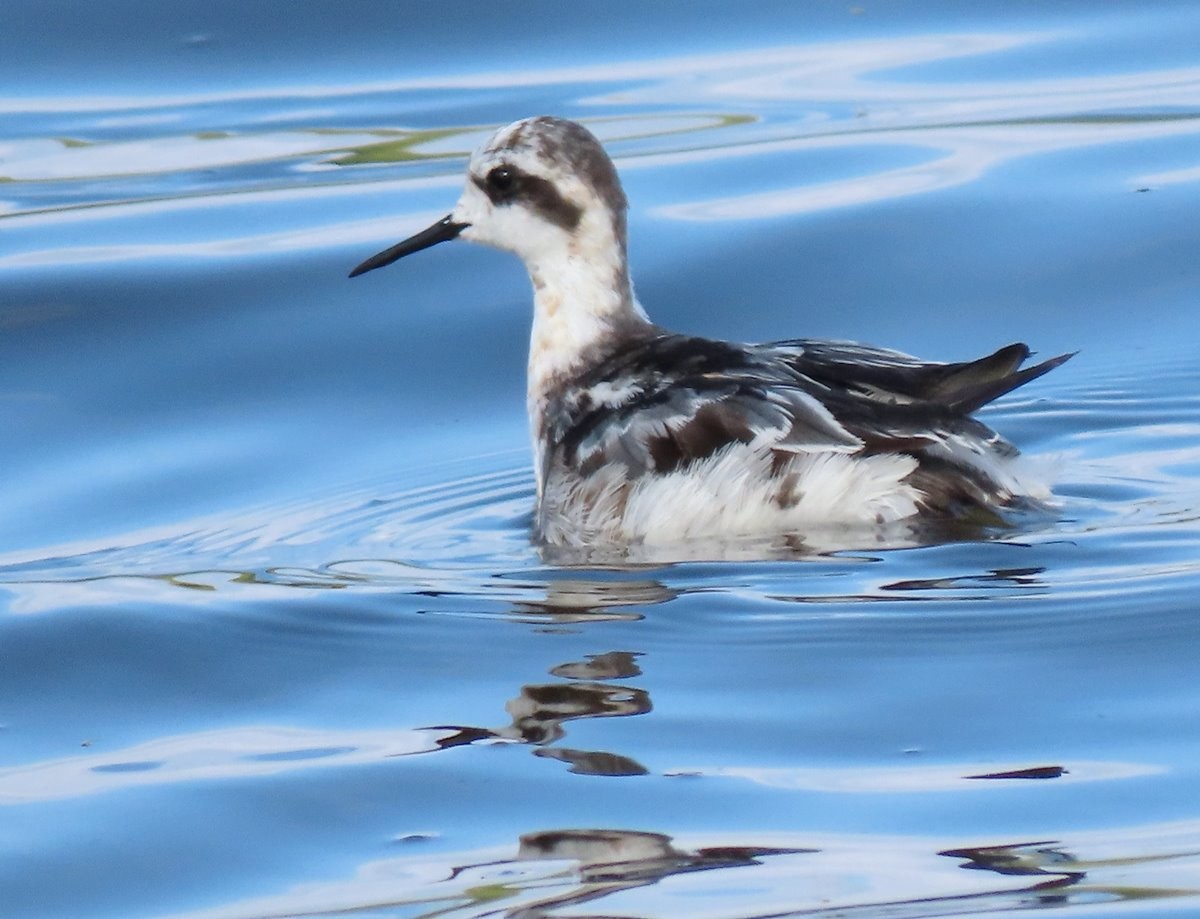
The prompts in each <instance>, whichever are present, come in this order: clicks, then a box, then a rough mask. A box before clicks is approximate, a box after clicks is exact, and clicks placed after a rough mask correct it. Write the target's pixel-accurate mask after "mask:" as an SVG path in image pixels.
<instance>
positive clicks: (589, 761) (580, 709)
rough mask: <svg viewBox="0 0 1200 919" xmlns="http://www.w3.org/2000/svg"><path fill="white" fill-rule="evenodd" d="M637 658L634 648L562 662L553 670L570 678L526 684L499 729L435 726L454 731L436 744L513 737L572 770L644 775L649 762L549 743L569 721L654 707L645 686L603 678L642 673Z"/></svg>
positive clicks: (642, 711)
mask: <svg viewBox="0 0 1200 919" xmlns="http://www.w3.org/2000/svg"><path fill="white" fill-rule="evenodd" d="M637 657H638V654H637V652H633V651H609V652H606V653H604V654H592V655H588V656H587V659H586V660H583V661H572V662H569V663H565V664H560V665H559V666H557V667H555V668H553V669H552V670H551V671H550V672H551V674H553V675H554V676H562V677H567V678H569V679H571V682H569V683H537V684H530V685H526V686H522V687H521V691H520V694H519V695H518V696H517V697H516V698H514V699H510V700H509V701H508V702H507V703H506V704H505V706H504V708H505V710H506V711H507V712H508V714H509V715H510V716H511V718H512V722H511V723H510V724H508V725H505V726H504V727H499V728H479V727H463V726H457V725H439V726H437V727H436V730H448V731H453V732H454V733H452V734H450V735H449V736H446V737H442V738H440V739H439V740H438V741H437V745H438V747H439V748H442V749H446V748H449V747H458V746H463V745H465V744H472V743H477V742H479V741H487V740H507V741H514V742H517V743H527V744H533V745H535V746H536V747H538V749H537V750H536V751H535V753H534V755H536V756H540V757H544V758H547V759H556V760H559V761H560V762H565V763H568V764H569V765H570V767H571V769H570V771H571V772H574V773H577V774H580V775H609V776H616V775H645V774H646V773H647V770H646V767H645V766H643V765H642V764H641V763H639V762H637V760H634V759H631V758H630V757H627V756H622V755H620V754H617V753H610V752H605V751H599V750H576V749H570V748H567V747H554V748H551V747H549V746H548V744H552V743H554V742H555V741H557V740H560V739H561V738H562V737H563V736H564V735H565V734H566V729H565V728H564V727H563V725H564V723H565V722H567V721H572V720H574V719H576V718H612V717H617V716H626V715H643V714H645V713H646V712H649V711H650V709H651V704H650V695H649V694H648V693H647V692H646V691H645V690H644V689H638V688H636V687H632V686H627V685H615V684H614V685H610V684H607V683H603V682H600V681H601V680H613V679H626V678H629V677H636V676H639V675H640V674H641V672H642V671H641V668H640V667H639V666H638V665H637V662H636V658H637Z"/></svg>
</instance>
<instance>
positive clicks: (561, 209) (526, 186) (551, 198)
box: [471, 164, 583, 230]
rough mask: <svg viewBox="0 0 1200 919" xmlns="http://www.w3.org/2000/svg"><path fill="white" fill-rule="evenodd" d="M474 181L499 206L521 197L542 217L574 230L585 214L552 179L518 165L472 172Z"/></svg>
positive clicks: (522, 200)
mask: <svg viewBox="0 0 1200 919" xmlns="http://www.w3.org/2000/svg"><path fill="white" fill-rule="evenodd" d="M471 181H472V182H474V183H475V185H476V186H477V187H478V188H479V190H480V191H482V192H483V193H484V194H485V195H487V196H488V199H489V200H490V201H491V202H492V204H494V205H496V206H497V207H499V206H501V205H505V204H511V203H512V202H514V201H517V200H520V201H521V202H522V203H523V204H525V205H526V206H527V207H529V208H530V209H531V210H533V211H535V212H536V213H537V214H538V215H540V216H541V217H542V218H543V219H545V220H548V221H549V222H550V223H553V224H555V225H556V226H560V227H562V228H563V229H564V230H574V229H575V227H576V226H578V224H579V218H580V217H582V216H583V210H582V208H579V207H577V206H576V205H574V204H572V203H571V202H570V201H568V200H567V199H566V198H564V197H563V196H562V195H560V194H559V193H558V189H557V188H555V187H554V183H553V182H550V181H549V180H547V179H543V178H542V177H541V176H533V175H530V174H529V173H527V172H522V171H521V170H520V169H518V168H517V167H515V166H509V165H504V164H502V165H500V166H495V167H493V168H492V169H491V170H490V171H489V172H488V174H487V175H486V176H484V177H483V178H480V177H479V176H472V177H471Z"/></svg>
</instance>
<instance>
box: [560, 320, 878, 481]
mask: <svg viewBox="0 0 1200 919" xmlns="http://www.w3.org/2000/svg"><path fill="white" fill-rule="evenodd" d="M802 383H803V381H802V380H801V379H800V378H799V377H798V376H797V374H796V373H795V371H793V370H792V369H791V368H789V367H788V366H786V365H785V364H781V363H780V362H778V361H775V360H773V359H771V360H767V361H763V360H761V359H759V358H757V357H756V355H755V353H754V352H753V351H752V350H751V349H747V348H744V347H741V346H738V345H731V344H727V343H725V342H717V341H710V340H707V339H700V338H688V337H685V336H681V335H660V336H657V337H655V338H653V339H649V340H646V341H643V342H639V343H637V344H635V345H633V346H630V347H626V348H623V349H622V350H621V351H620V352H619V353H617V354H615V355H613V356H612V357H611V358H609V359H608V360H606V361H603V362H601V363H600V364H598V365H597V366H596V367H594V368H592V369H591V370H589V371H587V372H586V373H585V374H583V375H582V376H580V377H579V378H577V379H576V380H574V381H572V384H571V385H570V386H569V387H567V388H566V391H565V393H564V395H563V396H562V397H561V398H560V399H559V401H558V403H557V404H555V405H554V406H552V408H551V411H550V412H549V413H548V415H547V423H548V426H549V430H548V431H547V432H546V433H547V435H548V437H549V440H550V442H551V443H552V444H555V445H557V447H558V448H559V449H560V451H561V452H560V454H559V459H561V460H562V461H563V462H565V463H566V464H567V465H568V466H571V467H573V468H575V469H577V470H578V471H579V472H580V473H582V474H584V475H587V474H589V473H592V472H594V471H596V470H597V469H599V468H601V467H603V466H606V465H608V464H610V463H614V462H615V463H620V464H622V465H624V466H625V467H626V468H627V469H628V470H629V471H630V473H631V474H634V475H638V474H642V473H645V472H660V473H661V472H669V471H671V470H672V469H676V468H678V467H680V466H682V465H685V464H687V463H689V462H693V461H695V460H699V459H703V458H705V457H708V456H711V455H712V454H713V453H715V452H716V451H718V450H720V449H721V448H722V447H725V446H728V445H730V444H734V443H750V442H751V441H752V440H754V439H755V438H756V437H758V436H760V435H761V434H763V433H765V432H773V433H774V435H775V437H774V439H776V440H778V442H779V444H778V445H779V447H780V448H781V449H785V450H823V451H842V452H852V451H857V450H858V449H860V448H861V447H862V441H861V439H860V438H858V437H857V436H855V435H854V434H851V433H850V432H849V431H847V430H846V428H845V427H844V426H843V425H842V424H840V423H839V422H838V421H837V419H835V418H834V417H833V415H832V414H830V412H829V411H828V410H827V409H826V408H825V407H824V406H823V405H822V404H821V403H820V402H819V401H818V400H817V399H815V398H814V397H813V396H812V395H811V394H810V393H809V392H808V391H807V390H806V388H805V387H804V386H803V385H801V384H802Z"/></svg>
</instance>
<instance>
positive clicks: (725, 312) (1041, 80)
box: [0, 0, 1200, 919]
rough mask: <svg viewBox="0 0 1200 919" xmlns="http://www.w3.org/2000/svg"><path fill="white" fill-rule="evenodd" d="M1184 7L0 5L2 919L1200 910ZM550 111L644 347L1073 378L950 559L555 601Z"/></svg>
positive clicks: (1194, 423)
mask: <svg viewBox="0 0 1200 919" xmlns="http://www.w3.org/2000/svg"><path fill="white" fill-rule="evenodd" d="M1197 48H1200V10H1198V9H1197V8H1196V6H1195V4H1191V3H1187V2H1176V3H1165V2H1164V3H1150V2H1143V3H1138V4H1092V3H1056V4H1024V3H1021V4H1012V3H987V4H982V3H980V4H975V3H972V4H962V3H953V4H949V3H927V2H923V3H887V4H870V3H864V4H860V5H854V4H846V3H814V4H792V3H765V4H756V5H754V6H753V7H752V8H750V7H747V6H745V5H737V4H729V3H722V4H717V3H688V4H648V3H632V2H614V3H609V4H606V5H605V6H604V8H603V9H600V8H597V7H594V6H591V5H582V4H579V5H574V4H551V3H531V4H517V5H509V6H507V7H503V6H502V7H496V6H483V5H477V4H458V5H456V4H415V3H406V4H395V3H385V2H371V0H355V2H353V3H339V4H334V3H318V2H300V3H294V4H290V5H287V6H286V7H283V6H280V5H278V4H245V3H242V2H239V3H233V2H225V0H216V2H214V0H207V2H205V3H194V2H182V3H180V2H174V3H169V4H148V3H136V2H129V0H123V2H122V0H118V2H111V3H106V4H84V3H78V2H74V3H70V2H54V3H48V2H45V0H8V2H7V3H6V4H5V5H4V9H3V10H2V11H0V238H2V240H3V243H2V245H0V430H3V432H4V436H3V437H2V438H0V472H2V474H3V482H4V487H3V491H2V492H0V854H2V857H0V914H2V915H3V916H5V917H58V916H63V917H85V916H86V917H93V916H95V917H122V919H124V917H185V916H186V917H192V919H201V917H204V919H216V917H224V919H232V917H266V916H295V915H304V916H333V915H346V914H350V915H355V916H380V917H382V916H389V917H399V916H404V917H432V916H452V917H456V919H465V917H483V916H510V917H534V916H546V917H564V919H565V917H571V916H574V917H582V916H597V915H605V916H610V915H611V916H622V917H635V916H636V917H722V919H724V917H765V916H772V917H782V916H792V915H805V916H811V915H820V916H829V917H832V916H839V917H845V916H856V917H857V916H863V917H868V916H870V917H888V919H895V917H918V916H922V917H924V916H951V915H975V914H984V913H994V912H1001V911H1006V912H1014V913H1022V912H1025V911H1032V910H1035V909H1046V908H1055V909H1058V910H1061V911H1065V913H1066V914H1068V915H1070V916H1072V917H1084V916H1087V917H1091V916H1096V917H1101V916H1109V915H1137V916H1158V915H1164V914H1168V913H1172V914H1178V915H1191V914H1194V913H1196V912H1198V911H1200V688H1198V687H1200V664H1198V663H1197V648H1198V642H1200V620H1198V618H1197V615H1196V611H1197V602H1196V597H1197V596H1198V595H1200V357H1198V356H1197V348H1196V345H1197V320H1196V318H1195V317H1196V308H1197V301H1198V298H1200V259H1197V257H1196V252H1197V245H1198V243H1200V230H1197V226H1198V224H1197V217H1196V215H1197V214H1198V213H1200V55H1198V53H1197V50H1196V49H1197ZM543 112H547V113H554V114H559V115H565V116H568V117H574V118H579V119H582V120H584V121H585V122H586V123H587V124H588V125H589V126H590V127H592V129H593V130H594V131H596V132H597V133H598V134H599V135H600V136H601V137H602V138H604V140H605V142H606V143H607V145H608V147H609V149H610V151H611V152H612V154H613V155H614V157H615V158H616V161H617V164H618V167H619V168H620V170H621V173H622V176H623V178H624V180H625V183H626V187H627V191H628V193H629V196H630V199H631V202H632V209H631V213H630V228H631V237H632V239H631V256H632V259H633V268H634V277H635V281H636V283H637V287H638V293H639V296H640V298H641V300H642V302H643V303H644V304H645V305H646V307H647V309H648V310H649V311H650V313H651V315H652V316H653V317H654V318H655V319H656V320H657V321H658V322H660V323H661V324H663V325H665V326H668V327H671V328H675V329H679V330H686V331H691V332H695V333H699V334H707V335H714V336H719V337H725V338H733V339H739V340H763V339H770V338H780V337H794V336H813V337H837V338H853V339H858V340H862V341H867V342H871V343H874V344H878V345H884V346H890V347H896V348H900V349H902V350H906V351H910V352H914V353H918V354H920V355H922V356H924V357H928V358H933V359H944V360H955V359H963V358H968V357H974V356H976V355H979V354H982V353H985V352H987V351H989V350H991V349H993V348H995V347H998V346H999V345H1002V344H1005V343H1007V342H1009V341H1016V340H1025V341H1028V342H1029V343H1030V344H1031V346H1033V347H1034V348H1035V349H1037V350H1038V351H1039V352H1040V353H1042V354H1043V355H1050V354H1056V353H1060V352H1064V351H1074V350H1078V351H1079V352H1080V353H1079V355H1078V356H1077V357H1076V358H1074V359H1073V360H1072V361H1071V362H1070V363H1068V364H1067V365H1066V366H1064V367H1062V368H1060V369H1059V370H1056V371H1055V372H1054V373H1052V374H1051V375H1049V376H1048V377H1045V378H1043V379H1042V380H1039V381H1038V382H1037V383H1035V384H1033V385H1031V386H1030V387H1028V388H1027V389H1023V390H1021V391H1020V392H1018V393H1015V394H1013V395H1012V396H1010V397H1008V398H1006V399H1005V400H1002V401H1001V402H1000V403H999V404H998V405H996V406H994V407H991V408H989V409H987V410H985V412H984V413H983V417H984V418H985V420H986V421H988V422H989V423H990V424H992V425H994V426H995V427H997V428H998V429H1000V430H1001V431H1003V432H1004V433H1005V434H1006V435H1007V436H1008V437H1010V439H1012V440H1014V441H1015V442H1016V443H1017V444H1019V445H1020V446H1021V447H1022V449H1023V450H1024V451H1025V452H1026V453H1028V454H1030V455H1032V456H1035V457H1037V458H1038V461H1039V462H1041V463H1043V464H1044V465H1045V466H1046V467H1047V468H1050V469H1053V470H1054V474H1055V476H1056V480H1057V485H1056V492H1057V494H1058V496H1059V499H1060V503H1061V506H1060V508H1059V510H1058V512H1057V513H1056V514H1054V515H1052V516H1051V517H1050V518H1049V519H1038V520H1033V521H1030V522H1028V524H1027V525H1023V526H1022V528H1021V529H1020V530H1019V531H1016V532H1014V533H1011V534H1007V535H1004V536H1002V537H999V538H995V539H991V540H988V541H976V542H960V543H954V544H946V545H934V546H926V547H921V548H911V549H891V550H882V549H873V548H872V547H870V546H856V547H847V548H846V549H845V550H844V551H839V552H834V553H832V554H826V555H816V556H811V557H807V558H787V557H761V558H757V559H756V558H754V557H753V553H743V555H744V556H746V557H743V558H742V559H740V560H729V559H726V560H706V559H704V558H698V559H696V560H694V561H687V562H679V563H675V564H654V565H642V566H636V567H627V568H618V567H611V568H604V569H587V568H566V567H557V566H555V565H554V564H553V563H552V562H551V561H547V560H543V559H542V558H540V557H539V556H538V554H537V552H536V551H535V550H534V548H532V547H531V546H530V543H529V525H530V511H531V505H532V499H533V482H532V476H531V474H530V472H529V450H528V445H527V434H526V427H525V419H524V414H523V405H524V380H523V372H524V365H525V353H524V349H525V345H526V339H527V335H528V319H529V305H528V300H529V291H528V282H527V280H526V279H525V277H524V273H523V271H522V269H521V267H520V265H519V264H518V263H517V262H516V261H515V260H514V259H512V258H511V257H508V256H505V255H503V254H500V253H495V252H491V251H485V250H481V249H478V248H473V247H470V246H468V245H465V244H455V245H446V246H441V247H438V248H437V249H435V250H432V251H430V252H427V253H424V254H422V256H421V257H419V258H413V259H410V260H406V261H405V262H404V263H402V264H400V265H398V266H395V267H393V268H391V269H388V270H386V271H381V272H376V273H373V274H371V275H368V276H366V277H363V278H360V279H356V280H354V281H349V280H347V279H346V277H345V275H346V272H347V271H348V270H349V269H350V268H351V267H352V266H354V265H355V264H357V263H358V262H359V261H360V260H361V259H362V258H364V257H365V256H367V255H369V254H371V253H373V252H375V251H377V250H378V249H380V248H382V247H383V246H385V245H387V244H390V243H391V242H393V241H395V240H396V239H399V238H401V237H402V236H405V235H408V234H409V233H411V232H413V231H414V230H416V229H420V228H421V227H424V226H425V225H426V224H427V223H428V222H429V221H430V220H431V219H433V218H436V217H439V216H441V215H442V214H444V213H446V212H447V211H448V209H449V207H450V206H451V205H452V203H453V201H454V199H455V198H456V196H457V193H458V188H459V186H460V183H461V181H462V179H461V173H462V169H463V165H464V161H465V160H464V158H465V155H466V153H467V152H468V151H469V150H470V149H471V148H472V147H473V146H474V145H475V144H476V143H477V142H478V141H479V140H480V139H481V138H482V137H483V136H484V135H485V134H486V132H487V131H488V130H489V129H490V128H491V127H493V126H495V125H497V124H502V123H505V122H507V121H510V120H512V119H514V118H518V117H523V116H527V115H531V114H538V113H543Z"/></svg>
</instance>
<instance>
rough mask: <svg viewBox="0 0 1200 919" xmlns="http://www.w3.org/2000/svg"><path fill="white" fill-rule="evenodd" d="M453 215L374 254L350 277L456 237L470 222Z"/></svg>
mask: <svg viewBox="0 0 1200 919" xmlns="http://www.w3.org/2000/svg"><path fill="white" fill-rule="evenodd" d="M451 216H452V215H450V214H447V215H446V216H445V217H443V218H442V219H441V220H439V221H438V222H437V223H435V224H434V225H433V226H431V227H429V228H428V229H426V230H422V231H421V232H420V233H418V234H416V235H415V236H410V237H408V239H406V240H404V241H403V242H398V243H396V245H394V246H392V247H391V248H390V249H384V250H383V251H382V252H380V253H378V254H377V255H372V256H371V257H370V258H369V259H367V260H366V261H365V262H363V263H362V264H361V265H359V266H358V267H357V268H355V269H354V270H353V271H351V272H350V277H352V278H356V277H358V276H359V275H360V274H365V273H366V272H368V271H374V270H375V269H376V268H382V267H383V266H384V265H390V264H391V263H392V262H394V261H396V260H397V259H401V258H404V256H406V255H411V254H412V253H414V252H420V251H421V250H422V249H428V248H429V247H430V246H436V245H437V244H438V243H444V242H445V241H446V240H448V239H454V237H455V236H457V235H458V234H459V233H461V232H462V231H463V230H465V229H466V228H467V227H469V226H470V224H469V223H455V222H454V221H453V220H451V219H450V218H451Z"/></svg>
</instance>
